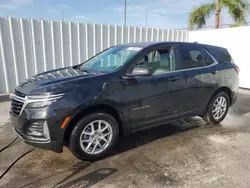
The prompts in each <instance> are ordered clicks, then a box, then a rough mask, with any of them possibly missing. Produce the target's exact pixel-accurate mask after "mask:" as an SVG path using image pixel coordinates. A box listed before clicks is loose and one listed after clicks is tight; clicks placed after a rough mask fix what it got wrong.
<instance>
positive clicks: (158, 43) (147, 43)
mask: <svg viewBox="0 0 250 188" xmlns="http://www.w3.org/2000/svg"><path fill="white" fill-rule="evenodd" d="M162 44H194V43H192V42H171V41H169V42H137V43H127V44H120V46H133V47H148V46H154V45H162Z"/></svg>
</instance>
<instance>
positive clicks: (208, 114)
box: [206, 92, 230, 124]
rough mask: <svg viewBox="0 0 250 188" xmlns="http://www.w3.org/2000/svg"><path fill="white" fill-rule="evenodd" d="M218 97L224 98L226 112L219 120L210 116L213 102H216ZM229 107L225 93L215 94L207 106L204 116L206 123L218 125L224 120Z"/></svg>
mask: <svg viewBox="0 0 250 188" xmlns="http://www.w3.org/2000/svg"><path fill="white" fill-rule="evenodd" d="M219 97H224V98H225V99H226V101H227V107H226V112H225V113H224V115H223V116H222V117H221V118H220V119H214V117H213V115H212V110H213V105H214V102H215V101H216V99H217V98H219ZM229 106H230V100H229V96H228V95H227V94H226V93H225V92H219V93H218V94H216V95H215V96H214V97H213V98H212V100H211V101H210V103H209V105H208V109H207V114H206V116H207V120H208V123H213V124H219V123H220V122H221V121H223V120H224V118H225V117H226V116H227V113H228V109H229Z"/></svg>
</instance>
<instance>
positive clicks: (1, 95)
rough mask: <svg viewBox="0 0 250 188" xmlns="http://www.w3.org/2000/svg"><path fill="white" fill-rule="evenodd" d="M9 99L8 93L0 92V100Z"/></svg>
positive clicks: (5, 100)
mask: <svg viewBox="0 0 250 188" xmlns="http://www.w3.org/2000/svg"><path fill="white" fill-rule="evenodd" d="M7 101H10V95H9V94H8V93H5V94H0V102H7Z"/></svg>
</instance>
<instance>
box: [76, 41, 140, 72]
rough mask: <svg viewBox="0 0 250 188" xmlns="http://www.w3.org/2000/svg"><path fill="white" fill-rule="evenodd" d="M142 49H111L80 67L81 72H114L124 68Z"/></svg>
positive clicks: (121, 47) (119, 47)
mask: <svg viewBox="0 0 250 188" xmlns="http://www.w3.org/2000/svg"><path fill="white" fill-rule="evenodd" d="M141 49H142V48H141V47H129V46H115V47H111V48H109V49H107V50H105V51H103V52H101V53H100V54H98V55H96V56H94V57H93V58H91V59H89V60H87V61H86V62H85V63H83V64H82V65H81V66H80V70H84V71H87V72H113V71H115V70H117V69H118V68H119V67H122V66H123V65H124V64H125V63H126V62H128V61H129V60H130V59H131V58H132V57H134V55H135V54H136V53H137V52H138V51H140V50H141Z"/></svg>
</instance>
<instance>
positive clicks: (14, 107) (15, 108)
mask: <svg viewBox="0 0 250 188" xmlns="http://www.w3.org/2000/svg"><path fill="white" fill-rule="evenodd" d="M22 107H23V102H20V101H18V100H16V99H14V98H12V100H11V109H10V112H11V113H12V114H14V115H16V116H19V115H20V112H21V110H22Z"/></svg>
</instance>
